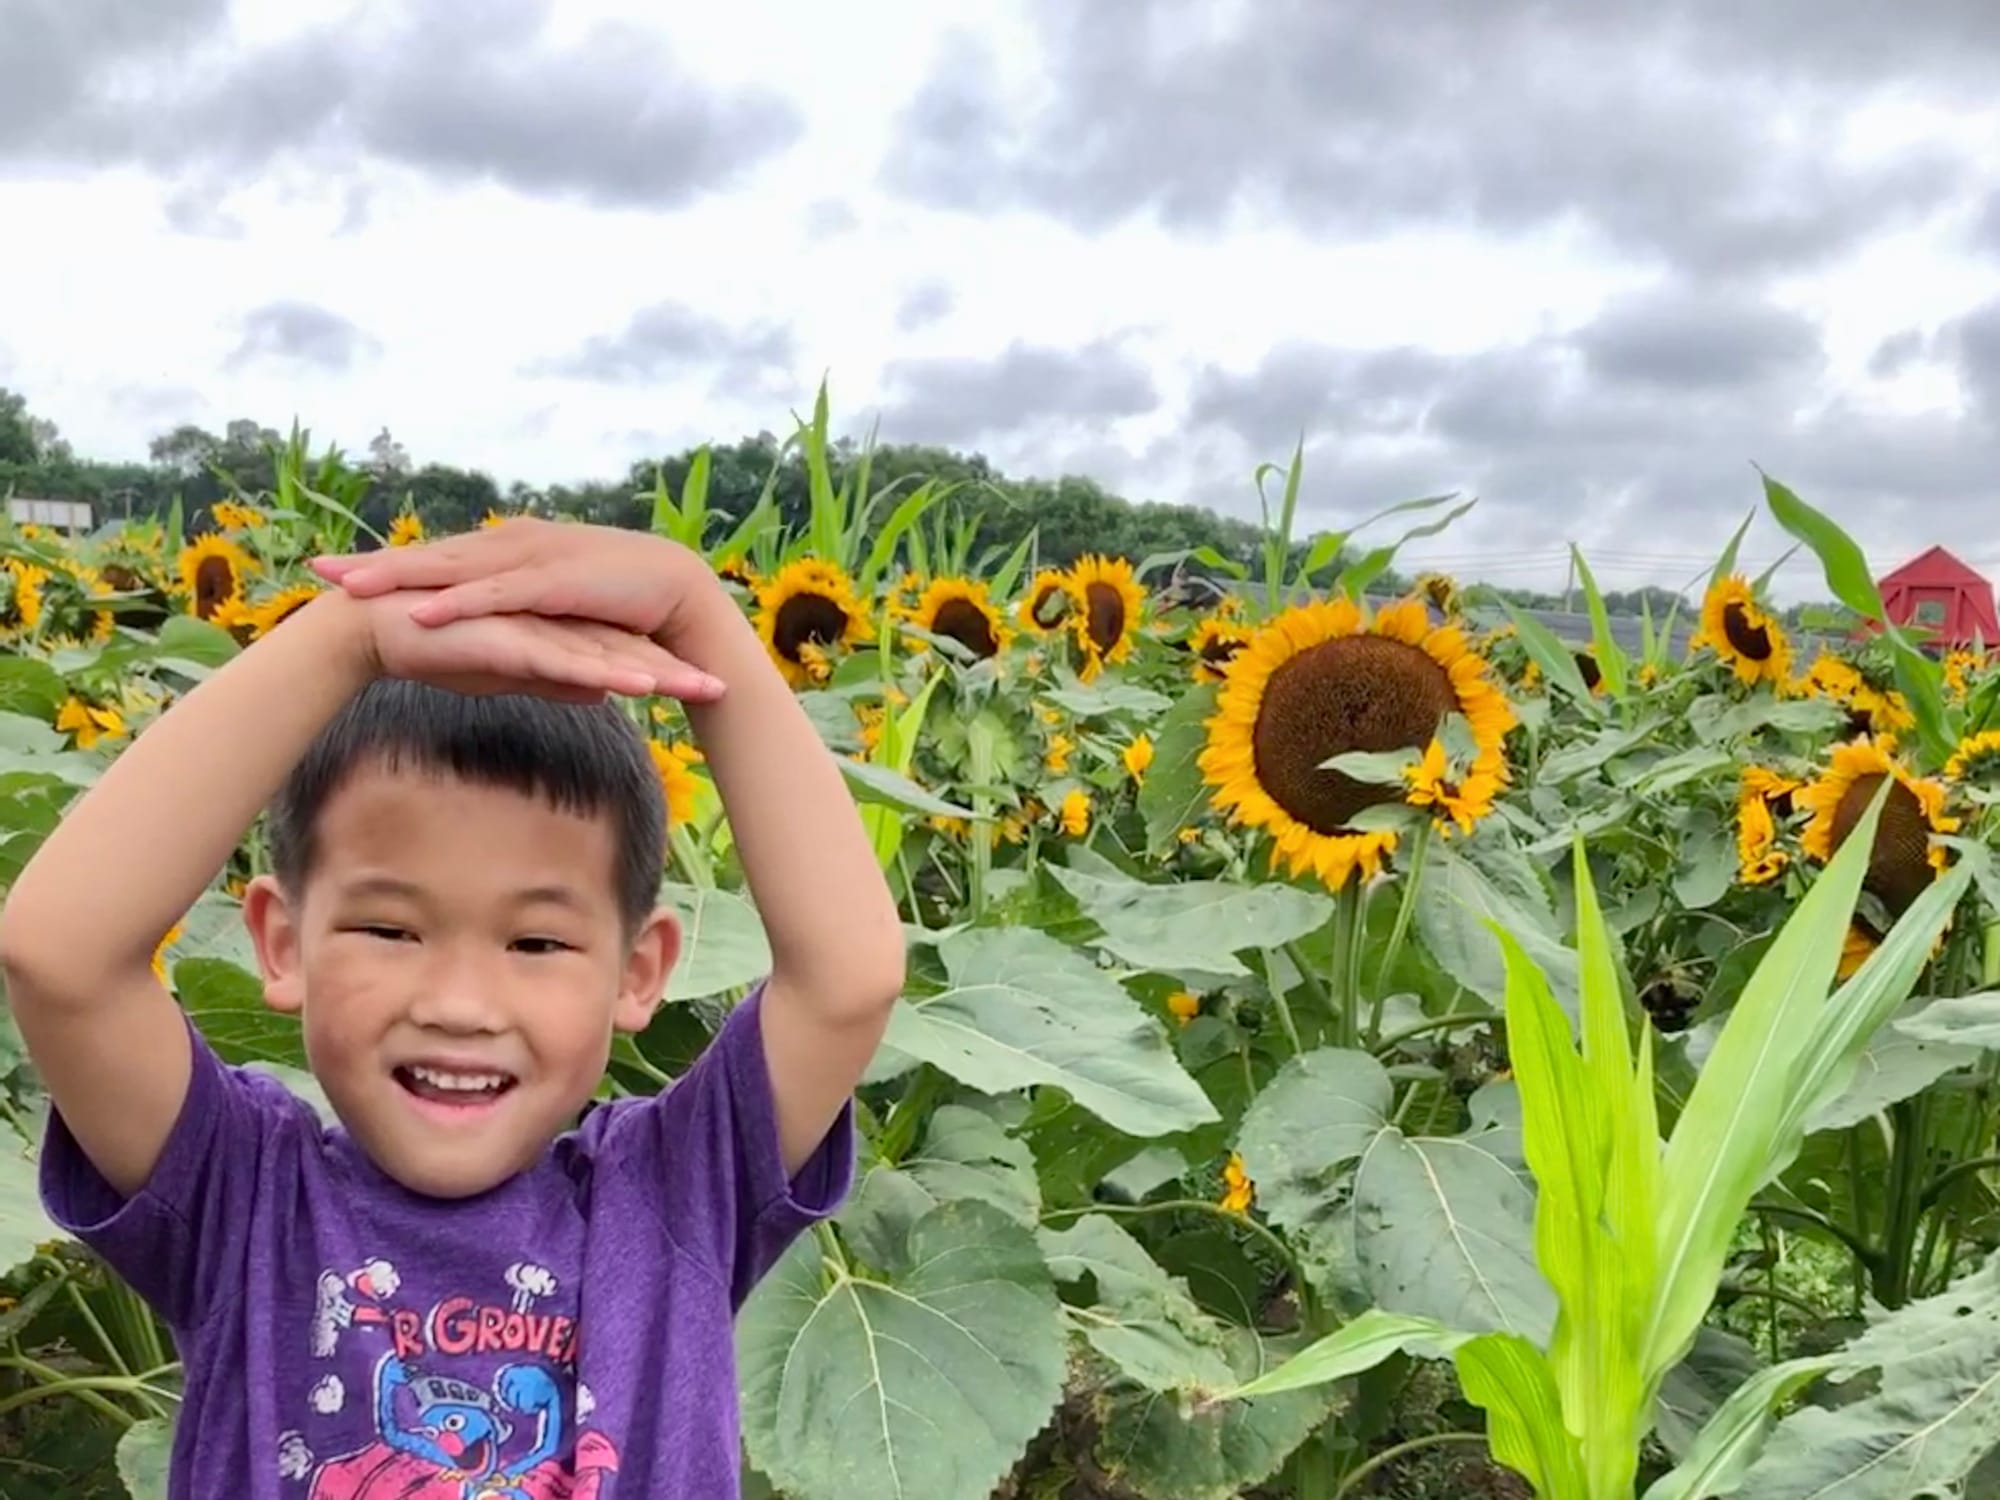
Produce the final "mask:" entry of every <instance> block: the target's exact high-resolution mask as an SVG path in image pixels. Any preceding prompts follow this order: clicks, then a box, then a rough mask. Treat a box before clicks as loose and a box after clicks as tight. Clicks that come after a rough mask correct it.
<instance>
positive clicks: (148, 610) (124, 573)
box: [98, 562, 167, 630]
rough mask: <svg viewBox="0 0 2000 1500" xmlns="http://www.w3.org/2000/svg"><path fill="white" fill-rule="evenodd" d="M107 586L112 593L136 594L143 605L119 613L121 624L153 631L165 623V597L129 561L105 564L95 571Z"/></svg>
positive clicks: (158, 588)
mask: <svg viewBox="0 0 2000 1500" xmlns="http://www.w3.org/2000/svg"><path fill="white" fill-rule="evenodd" d="M98 571H99V573H100V575H101V576H102V577H103V579H104V582H105V584H106V586H107V587H109V588H110V589H111V591H112V592H113V593H116V594H136V595H138V596H139V598H140V599H142V600H144V601H145V602H144V603H143V604H141V605H140V606H139V607H138V608H136V609H134V608H127V609H125V610H123V611H122V613H123V615H124V617H125V623H126V624H128V625H130V626H133V627H134V628H135V629H139V630H155V629H157V628H159V627H160V626H162V625H164V624H166V622H167V596H166V595H165V594H164V593H163V592H162V591H161V589H160V587H159V585H157V584H156V583H154V581H153V580H152V579H151V578H149V577H147V576H146V574H145V573H144V572H143V571H142V570H141V568H139V567H137V566H134V565H133V564H132V563H129V562H108V563H106V564H105V565H104V566H103V567H102V568H100V569H99V570H98Z"/></svg>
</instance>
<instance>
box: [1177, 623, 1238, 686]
mask: <svg viewBox="0 0 2000 1500" xmlns="http://www.w3.org/2000/svg"><path fill="white" fill-rule="evenodd" d="M1250 635H1251V632H1250V628H1249V627H1248V626H1246V625H1239V624H1237V623H1236V622H1235V621H1234V620H1229V619H1224V618H1223V616H1222V615H1221V614H1220V613H1217V614H1212V615H1210V616H1209V617H1208V618H1207V619H1205V620H1203V621H1202V622H1201V623H1200V624H1199V625H1197V626H1195V628H1194V634H1193V635H1191V636H1189V637H1188V649H1189V650H1190V651H1192V652H1193V653H1194V680H1195V681H1196V682H1221V681H1222V680H1223V679H1224V678H1225V677H1227V676H1228V675H1229V664H1230V663H1231V662H1232V661H1234V660H1235V659H1236V653H1237V652H1239V651H1241V650H1242V649H1243V648H1244V647H1245V646H1247V645H1248V644H1249V643H1250Z"/></svg>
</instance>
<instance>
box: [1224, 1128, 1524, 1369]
mask: <svg viewBox="0 0 2000 1500" xmlns="http://www.w3.org/2000/svg"><path fill="white" fill-rule="evenodd" d="M1245 1160H1246V1162H1247V1160H1248V1157H1247V1155H1246V1157H1245ZM1256 1180H1257V1179H1256V1178H1255V1177H1254V1176H1253V1177H1252V1181H1256ZM1258 1188H1259V1195H1260V1197H1261V1194H1262V1188H1263V1184H1262V1183H1261V1182H1258ZM1534 1212H1535V1195H1534V1193H1533V1192H1532V1191H1530V1190H1529V1187H1528V1185H1527V1184H1526V1183H1525V1182H1523V1181H1522V1180H1521V1178H1520V1176H1519V1175H1518V1174H1516V1172H1515V1171H1514V1169H1513V1168H1512V1167H1510V1166H1509V1165H1508V1164H1507V1163H1506V1162H1504V1161H1502V1160H1501V1159H1500V1158H1499V1157H1497V1156H1495V1155H1493V1154H1492V1153H1491V1152H1489V1151H1487V1150H1486V1149H1485V1148H1484V1147H1483V1146H1482V1145H1480V1144H1479V1143H1478V1142H1477V1141H1476V1140H1473V1139H1465V1138H1450V1137H1417V1138H1415V1139H1412V1138H1410V1137H1408V1136H1405V1135H1404V1134H1403V1133H1402V1132H1401V1131H1400V1130H1396V1129H1393V1128H1390V1129H1385V1130H1383V1131H1382V1132H1381V1133H1380V1134H1379V1135H1378V1136H1377V1137H1376V1139H1375V1140H1374V1142H1372V1143H1371V1144H1370V1146H1369V1148H1368V1151H1367V1154H1366V1155H1364V1156H1363V1157H1362V1159H1361V1164H1360V1165H1359V1166H1358V1167H1356V1168H1355V1171H1354V1242H1355V1250H1356V1253H1357V1254H1358V1255H1359V1256H1360V1259H1361V1266H1362V1274H1363V1276H1364V1277H1365V1278H1366V1281H1367V1285H1368V1289H1369V1291H1370V1293H1371V1294H1372V1296H1373V1298H1374V1301H1375V1303H1376V1305H1377V1306H1379V1307H1382V1308H1385V1309H1386V1310H1388V1311H1390V1312H1401V1313H1413V1314H1416V1315H1418V1316H1421V1317H1429V1318H1435V1319H1437V1321H1439V1322H1440V1323H1443V1324H1445V1325H1447V1326H1448V1327H1452V1328H1460V1329H1464V1330H1466V1331H1467V1332H1470V1333H1486V1332H1489V1331H1496V1332H1505V1333H1519V1334H1523V1335H1525V1336H1526V1337H1528V1338H1529V1339H1532V1340H1533V1341H1534V1342H1535V1343H1537V1344H1541V1343H1544V1342H1546V1341H1547V1339H1548V1336H1549V1332H1550V1330H1551V1329H1552V1328H1553V1327H1554V1326H1555V1318H1556V1300H1555V1294H1554V1293H1553V1292H1552V1291H1551V1290H1550V1289H1549V1284H1548V1282H1547V1281H1546V1280H1544V1279H1543V1276H1542V1273H1541V1272H1540V1271H1539V1270H1538V1269H1536V1266H1535V1235H1534Z"/></svg>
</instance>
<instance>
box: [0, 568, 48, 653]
mask: <svg viewBox="0 0 2000 1500" xmlns="http://www.w3.org/2000/svg"><path fill="white" fill-rule="evenodd" d="M0 569H4V570H5V576H6V580H7V600H6V603H5V604H4V605H0V640H5V639H8V638H11V637H12V636H15V635H18V634H22V633H24V632H27V631H31V630H33V629H34V628H35V627H36V626H37V625H39V624H40V623H41V621H42V589H43V587H44V585H46V584H47V583H48V581H49V570H48V569H47V568H42V567H37V566H36V565H35V564H34V563H30V562H22V561H21V560H20V559H19V558H17V557H9V558H5V559H0Z"/></svg>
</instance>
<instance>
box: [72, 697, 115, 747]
mask: <svg viewBox="0 0 2000 1500" xmlns="http://www.w3.org/2000/svg"><path fill="white" fill-rule="evenodd" d="M56 728H57V729H60V730H61V731H62V732H63V733H64V734H74V735H75V736H76V748H77V749H79V750H88V749H89V748H90V747H91V746H92V745H95V744H96V743H97V742H98V741H99V740H120V739H123V738H124V737H125V734H126V729H125V717H124V715H123V714H121V713H119V712H118V710H117V709H115V708H103V707H99V706H98V705H97V704H95V703H90V702H87V701H85V700H84V699H82V698H79V697H78V696H77V695H76V694H74V693H71V694H70V695H69V697H68V698H67V699H65V700H64V702H63V706H62V708H61V710H60V711H59V712H58V713H57V714H56Z"/></svg>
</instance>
